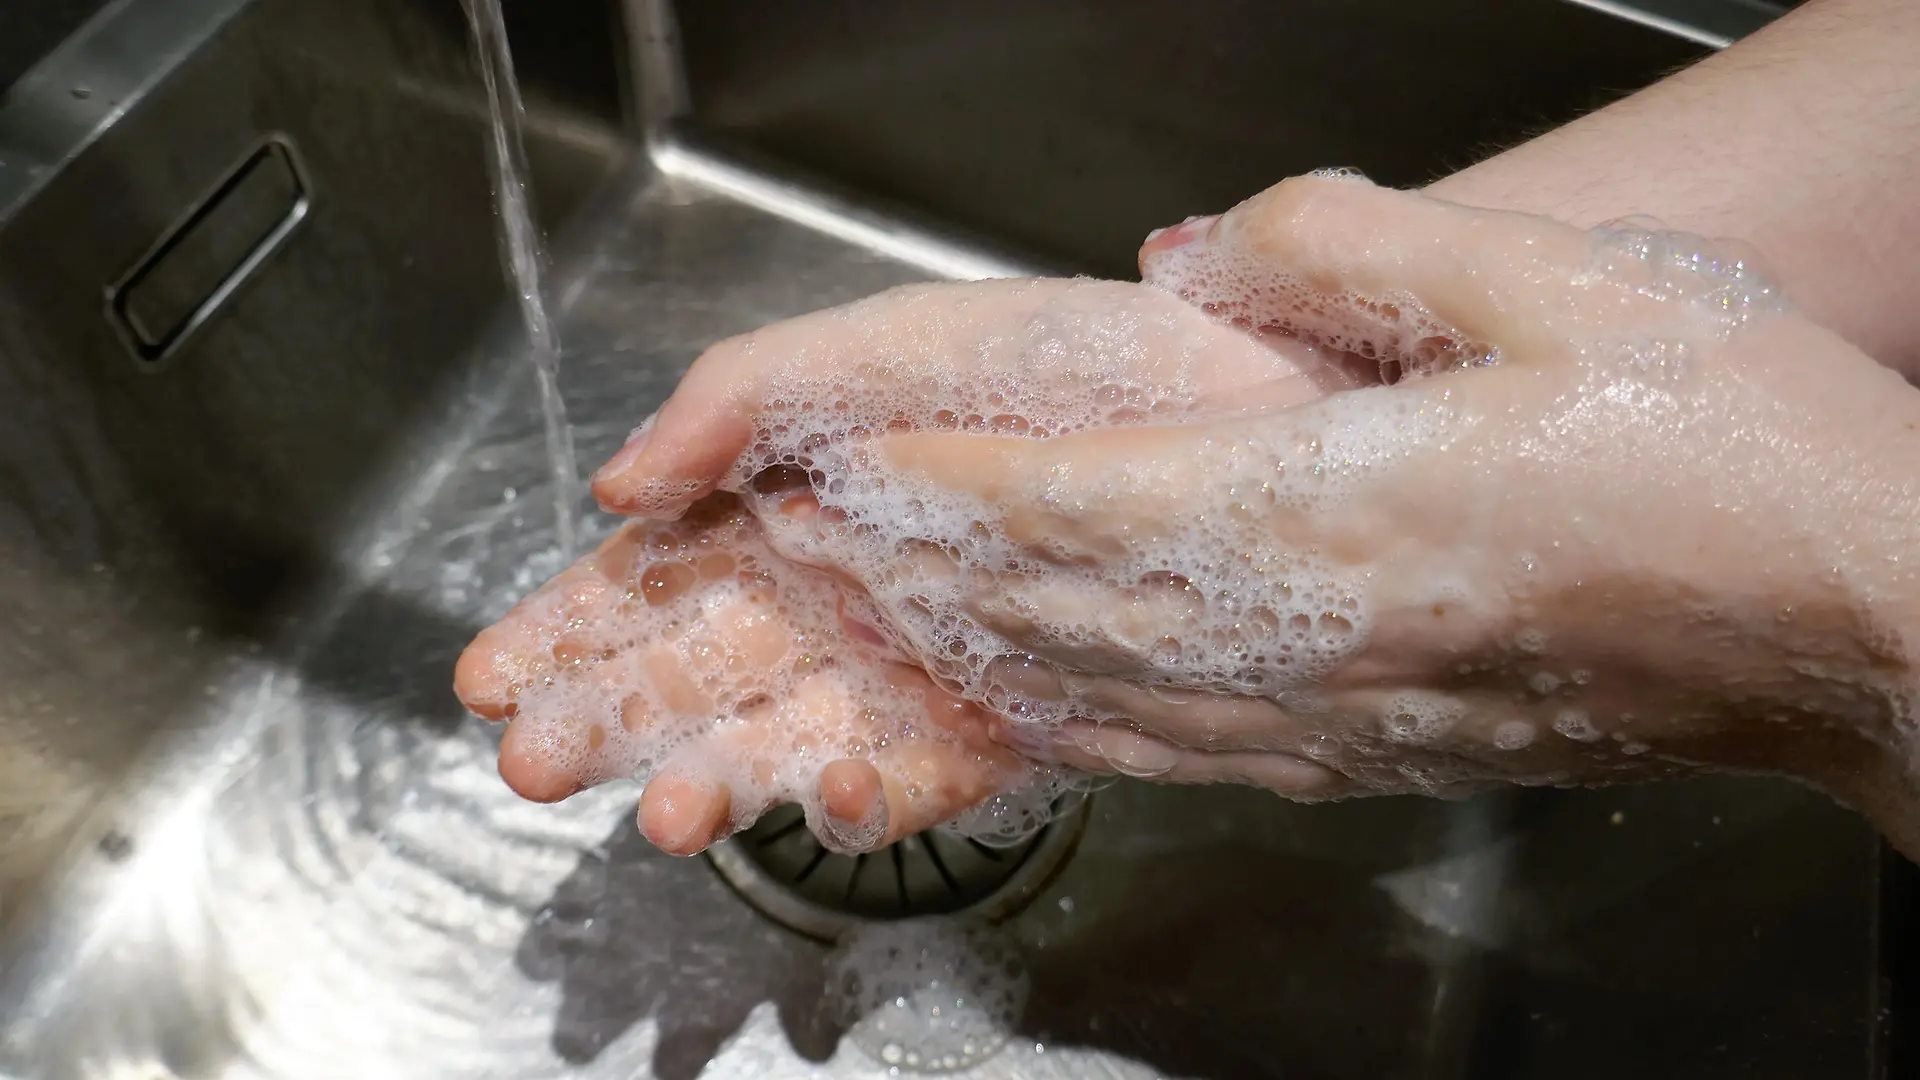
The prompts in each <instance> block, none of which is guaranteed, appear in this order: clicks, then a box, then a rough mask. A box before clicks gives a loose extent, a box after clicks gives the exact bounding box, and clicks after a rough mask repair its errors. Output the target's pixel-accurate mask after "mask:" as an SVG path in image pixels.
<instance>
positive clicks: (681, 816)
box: [639, 773, 733, 855]
mask: <svg viewBox="0 0 1920 1080" xmlns="http://www.w3.org/2000/svg"><path fill="white" fill-rule="evenodd" d="M732 810H733V807H732V797H731V794H730V792H729V791H728V789H727V787H726V786H725V785H724V784H718V783H714V782H713V781H710V780H701V779H694V778H692V777H689V776H685V775H682V774H679V773H662V774H661V775H659V776H656V777H654V778H653V779H652V780H651V781H649V782H648V784H647V787H646V790H645V791H643V792H641V794H640V815H639V816H640V832H641V833H642V834H643V835H645V836H646V838H647V839H648V840H649V841H651V842H652V843H653V845H654V846H655V847H657V848H659V849H660V850H661V851H664V852H666V853H667V854H669V855H697V854H699V853H700V852H702V851H705V850H706V849H707V848H708V847H709V846H711V845H712V844H713V843H714V842H715V841H716V840H719V839H722V838H723V836H724V835H725V832H726V830H727V827H728V825H729V824H730V823H731V820H732Z"/></svg>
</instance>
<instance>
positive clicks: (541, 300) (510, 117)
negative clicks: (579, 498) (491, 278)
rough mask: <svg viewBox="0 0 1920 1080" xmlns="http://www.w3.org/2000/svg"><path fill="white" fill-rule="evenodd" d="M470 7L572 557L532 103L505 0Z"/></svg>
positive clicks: (497, 194) (496, 188) (570, 484)
mask: <svg viewBox="0 0 1920 1080" xmlns="http://www.w3.org/2000/svg"><path fill="white" fill-rule="evenodd" d="M462 6H463V7H465V8H466V11H467V25H468V26H469V27H470V28H471V29H472V31H473V44H474V48H475V50H476V51H477V52H478V53H479V57H480V75H481V78H482V79H484V80H485V82H486V86H487V110H488V112H489V114H490V115H491V117H492V120H493V124H492V130H493V145H492V148H491V153H490V154H489V155H488V158H489V160H490V162H491V163H492V165H493V192H494V199H495V201H496V211H497V212H498V214H499V216H500V249H501V257H502V260H503V261H504V263H505V265H506V268H507V273H508V275H509V276H510V277H511V278H512V280H513V286H514V291H515V293H516V294H517V295H518V297H519V303H520V319H521V321H522V322H523V323H524V324H525V325H526V328H527V347H528V350H529V352H530V355H531V356H532V357H533V367H534V373H535V376H536V377H537V378H538V380H539V383H540V412H541V415H542V417H543V418H544V420H545V423H546V435H547V464H548V467H549V468H550V469H551V470H552V472H553V512H554V525H555V533H554V535H555V539H556V541H557V542H558V544H559V547H560V555H561V558H562V559H570V558H572V557H573V555H574V553H575V552H576V551H578V550H579V543H578V534H579V523H578V521H577V520H576V516H575V513H574V492H575V489H576V487H577V485H578V484H579V482H580V472H579V466H578V465H577V464H576V462H575V460H574V452H573V429H572V428H571V427H570V426H568V424H567V406H566V402H565V401H563V400H561V397H560V383H559V375H560V335H559V332H558V331H557V330H556V329H555V328H554V325H553V320H552V318H551V317H550V316H549V315H548V313H547V299H546V290H545V286H544V283H543V282H542V273H543V270H544V264H545V253H544V252H543V251H542V250H541V244H540V233H539V232H538V230H536V229H535V228H534V225H533V213H532V196H533V190H532V187H531V185H530V182H529V179H528V169H527V148H526V144H525V142H524V141H522V139H521V134H520V133H521V128H522V127H523V125H524V123H525V120H526V106H525V105H524V104H523V103H522V102H521V100H520V83H519V81H518V80H517V79H516V78H515V77H514V74H513V54H512V52H511V50H510V49H509V48H508V45H507V27H506V20H505V19H504V18H503V17H502V16H501V14H500V0H463V3H462Z"/></svg>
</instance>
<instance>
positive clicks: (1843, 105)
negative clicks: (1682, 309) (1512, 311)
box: [1429, 0, 1920, 377]
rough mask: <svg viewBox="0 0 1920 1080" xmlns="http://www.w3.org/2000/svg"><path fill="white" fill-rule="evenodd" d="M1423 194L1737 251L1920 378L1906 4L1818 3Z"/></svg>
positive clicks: (1916, 63)
mask: <svg viewBox="0 0 1920 1080" xmlns="http://www.w3.org/2000/svg"><path fill="white" fill-rule="evenodd" d="M1429 191H1430V192H1431V193H1432V194H1434V195H1436V196H1439V197H1441V198H1446V199H1450V200H1453V201H1456V202H1462V203H1467V204H1470V205H1477V206H1486V207H1498V208H1506V209H1514V210H1522V211H1526V212H1530V213H1538V214H1546V215H1550V216H1553V217H1557V218H1560V219H1562V220H1565V221H1569V222H1572V223H1573V224H1576V225H1582V226H1591V225H1597V224H1599V223H1601V222H1604V221H1607V220H1609V219H1612V218H1619V217H1626V216H1629V215H1634V214H1641V215H1648V216H1651V217H1654V218H1656V219H1658V220H1659V221H1661V222H1662V223H1663V224H1664V225H1666V226H1667V227H1669V228H1674V229H1680V230H1684V231H1687V232H1694V233H1700V234H1704V235H1707V236H1719V237H1734V238H1739V239H1741V240H1745V241H1747V242H1748V243H1750V244H1752V245H1753V246H1754V247H1756V248H1758V250H1759V253H1760V255H1761V262H1762V264H1763V266H1764V267H1765V268H1766V269H1767V270H1769V271H1770V272H1771V273H1772V275H1773V276H1774V277H1775V278H1776V279H1777V280H1778V281H1779V282H1780V284H1781V285H1782V286H1783V287H1784V288H1785V290H1786V292H1787V295H1788V296H1789V297H1790V298H1792V299H1793V300H1794V301H1795V302H1796V303H1797V304H1799V305H1800V306H1801V308H1802V309H1804V310H1805V311H1806V312H1807V313H1808V315H1810V316H1811V317H1812V318H1813V319H1814V320H1815V321H1817V322H1820V323H1823V324H1825V325H1826V326H1828V327H1830V328H1832V329H1833V330H1835V331H1837V332H1839V333H1840V334H1841V335H1842V336H1843V337H1846V338H1847V339H1848V340H1850V341H1851V342H1853V343H1854V344H1855V345H1856V346H1858V347H1859V348H1861V349H1862V350H1864V351H1865V352H1867V353H1868V354H1869V355H1871V356H1874V357H1876V358H1877V359H1879V360H1880V361H1881V362H1883V363H1885V364H1888V365H1890V366H1892V367H1895V368H1897V369H1898V370H1900V371H1901V372H1903V373H1905V374H1907V375H1908V376H1909V377H1916V376H1920V3H1914V2H1912V0H1814V2H1813V3H1811V4H1809V5H1807V6H1806V7H1805V8H1802V9H1801V10H1799V11H1796V12H1794V13H1793V14H1791V15H1788V16H1786V17H1785V18H1783V19H1781V20H1780V21H1779V22H1777V23H1775V24H1773V25H1772V26H1769V27H1768V28H1766V29H1765V30H1762V31H1761V32H1759V33H1757V34H1755V35H1754V36H1753V37H1751V38H1749V39H1747V40H1745V41H1742V42H1740V43H1739V44H1737V45H1735V46H1733V47H1732V48H1730V49H1728V50H1726V51H1725V52H1722V53H1719V54H1717V55H1715V56H1712V57H1709V58H1708V59H1706V60H1704V61H1702V62H1701V63H1699V64H1697V65H1695V66H1694V67H1692V68H1689V69H1688V70H1686V71H1684V72H1681V73H1680V74H1678V75H1675V76H1673V77H1671V78H1669V79H1666V80H1665V81H1663V82H1660V83H1658V84H1656V85H1654V86H1652V87H1650V88H1648V89H1647V90H1644V91H1642V92H1640V93H1638V94H1635V95H1633V96H1631V97H1629V98H1626V99H1625V100H1623V101H1620V102H1618V103H1616V104H1614V105H1612V106H1610V107H1608V108H1606V109H1603V110H1601V111H1599V112H1596V113H1594V114H1592V115H1590V116H1587V117H1585V118H1583V119H1581V120H1579V121H1576V122H1574V123H1572V124H1569V125H1567V126H1566V127H1563V128H1561V129H1559V130H1557V131H1554V132H1552V133H1550V134H1548V135H1545V136H1542V137H1540V138H1538V139H1535V140H1533V141H1531V142H1529V143H1526V144H1524V145H1522V146H1519V147H1516V148H1514V149H1512V150H1509V151H1507V152H1505V153H1503V154H1500V155H1499V156H1497V157H1494V158H1491V159H1489V160H1487V161H1484V162H1482V163H1480V164H1479V165H1475V166H1473V167H1472V168H1470V169H1467V170H1465V171H1463V172H1460V173H1456V174H1455V175H1453V176H1450V177H1447V178H1446V179H1444V180H1441V181H1439V182H1437V183H1435V184H1434V185H1433V186H1432V187H1431V188H1429Z"/></svg>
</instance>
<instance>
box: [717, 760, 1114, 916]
mask: <svg viewBox="0 0 1920 1080" xmlns="http://www.w3.org/2000/svg"><path fill="white" fill-rule="evenodd" d="M1085 801H1086V796H1084V795H1080V794H1077V793H1076V794H1072V795H1069V796H1065V797H1063V798H1062V799H1061V800H1060V802H1058V803H1056V804H1055V806H1054V813H1053V818H1052V820H1051V821H1049V822H1048V823H1047V824H1046V825H1045V826H1043V827H1042V828H1041V829H1040V830H1039V831H1038V832H1036V833H1034V834H1033V835H1032V836H1030V837H1028V838H1027V839H1026V840H1024V841H1022V842H1021V843H1019V844H1017V845H1014V846H1012V847H990V846H988V845H986V844H982V843H980V842H979V841H977V840H964V839H961V838H959V837H955V836H950V835H948V834H946V833H943V832H926V833H921V834H919V835H918V836H909V837H907V838H906V839H904V840H902V841H900V842H899V843H896V844H889V845H888V846H886V847H884V848H881V849H880V850H878V851H871V852H867V853H865V854H862V855H841V854H838V853H836V852H832V851H828V850H827V849H826V848H824V847H822V846H821V845H820V842H819V841H818V840H816V839H814V836H813V834H812V833H811V832H808V831H807V822H806V818H805V816H804V815H803V814H802V813H801V811H800V808H799V807H797V806H791V805H789V806H783V807H780V808H779V809H777V810H774V811H772V812H771V813H769V814H767V815H766V816H765V817H763V818H761V819H760V820H759V821H758V822H757V823H755V824H754V826H753V828H751V829H748V830H747V831H746V832H743V833H741V834H739V835H738V836H735V837H733V838H732V839H730V840H728V841H726V842H725V843H722V844H717V845H715V846H714V847H712V848H710V849H709V850H708V852H707V858H708V859H709V860H711V861H712V863H713V866H714V869H716V870H718V871H719V872H720V876H721V877H722V878H724V879H726V881H727V883H728V884H729V885H732V886H733V887H734V889H735V890H737V891H738V892H739V893H740V895H741V896H742V897H744V898H745V899H746V901H747V902H748V903H750V904H752V905H753V906H754V907H756V908H758V909H760V911H761V912H762V913H764V914H765V915H766V916H767V917H769V918H771V919H773V920H774V921H775V922H778V923H780V924H782V925H784V926H786V927H788V928H790V929H793V930H798V931H799V932H801V933H803V934H806V935H808V936H810V937H815V938H819V939H821V940H823V941H837V940H839V939H840V938H841V937H842V936H843V935H844V934H845V933H846V932H847V931H848V930H851V929H853V928H854V927H855V926H857V925H859V924H861V923H863V922H874V921H886V920H894V919H913V918H925V917H928V916H938V915H953V914H957V913H959V912H962V911H965V912H966V913H967V914H968V915H969V916H970V917H972V918H976V919H982V920H985V921H988V922H996V921H998V920H1001V919H1005V918H1007V917H1009V916H1011V915H1012V914H1013V913H1014V912H1016V911H1018V910H1020V908H1022V907H1024V906H1025V905H1026V903H1027V901H1028V900H1031V899H1032V898H1033V897H1034V895H1035V894H1037V893H1038V892H1039V891H1040V890H1041V889H1042V888H1043V887H1045V886H1046V884H1047V883H1048V882H1049V881H1051V880H1052V878H1053V875H1054V873H1055V872H1056V871H1057V870H1059V869H1060V867H1061V866H1062V865H1063V864H1065V862H1066V861H1067V857H1068V856H1069V855H1071V854H1072V853H1073V848H1074V844H1075V843H1076V842H1077V841H1078V840H1079V838H1080V831H1081V829H1082V828H1083V827H1084V826H1085V823H1086V814H1085V812H1084V811H1085V805H1084V804H1085Z"/></svg>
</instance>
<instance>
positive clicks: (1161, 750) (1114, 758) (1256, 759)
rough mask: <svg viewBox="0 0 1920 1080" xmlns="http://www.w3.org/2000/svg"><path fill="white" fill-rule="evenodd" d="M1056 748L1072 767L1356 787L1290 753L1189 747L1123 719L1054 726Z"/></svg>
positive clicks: (1309, 794)
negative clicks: (1132, 726) (1156, 736)
mask: <svg viewBox="0 0 1920 1080" xmlns="http://www.w3.org/2000/svg"><path fill="white" fill-rule="evenodd" d="M1052 749H1053V753H1054V755H1055V756H1057V757H1058V759H1059V760H1060V762H1061V763H1062V764H1065V765H1070V766H1072V767H1074V768H1078V769H1082V770H1084V771H1087V772H1095V773H1107V774H1114V773H1117V774H1120V775H1123V776H1132V777H1136V778H1138V779H1143V780H1154V781H1157V782H1160V783H1169V784H1246V785H1249V786H1252V787H1260V788H1266V789H1267V790H1269V791H1274V792H1278V793H1280V794H1282V795H1286V796H1288V797H1290V798H1297V799H1324V798H1332V797H1335V796H1338V795H1344V794H1349V793H1351V792H1353V791H1354V790H1356V787H1355V785H1354V784H1353V783H1352V782H1351V781H1350V780H1348V779H1347V778H1346V777H1345V776H1342V775H1341V774H1340V773H1337V772H1335V771H1333V770H1332V769H1329V768H1327V767H1326V766H1324V765H1321V764H1318V763H1317V762H1312V761H1308V760H1306V759H1304V758H1299V757H1294V756H1293V755H1291V754H1284V753H1272V752H1260V751H1228V752H1221V753H1214V752H1209V751H1203V750H1187V749H1182V748H1180V747H1176V746H1174V745H1172V744H1170V743H1166V742H1163V741H1161V740H1158V739H1154V738H1152V737H1151V736H1147V735H1143V734H1141V733H1139V732H1136V731H1132V730H1129V729H1128V728H1126V727H1125V726H1123V725H1119V724H1091V723H1086V722H1082V721H1072V722H1069V723H1067V724H1065V725H1062V726H1061V727H1060V728H1059V729H1058V731H1057V732H1055V734H1054V742H1053V744H1052Z"/></svg>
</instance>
